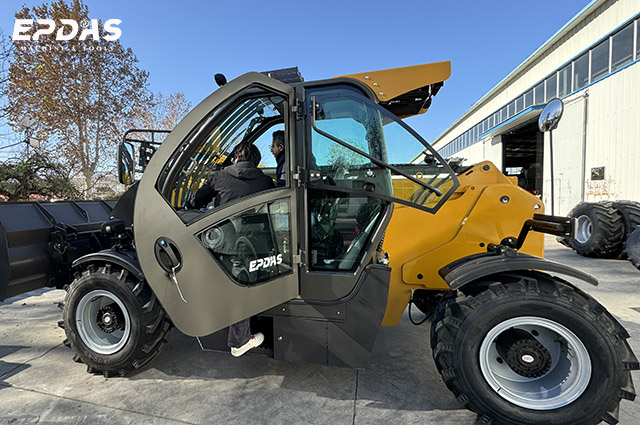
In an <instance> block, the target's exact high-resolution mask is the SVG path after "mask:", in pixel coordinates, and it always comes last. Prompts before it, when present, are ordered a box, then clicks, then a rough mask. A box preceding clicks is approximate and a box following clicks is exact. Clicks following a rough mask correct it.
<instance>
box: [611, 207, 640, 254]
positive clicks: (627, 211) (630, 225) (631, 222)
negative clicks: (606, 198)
mask: <svg viewBox="0 0 640 425" xmlns="http://www.w3.org/2000/svg"><path fill="white" fill-rule="evenodd" d="M611 205H612V206H613V208H615V209H616V211H618V214H620V217H622V224H623V229H622V234H623V235H624V238H623V240H624V241H625V243H623V245H622V252H621V253H620V259H622V260H626V259H627V258H628V255H627V249H626V240H627V238H628V237H629V235H630V234H631V232H633V230H634V229H635V228H636V226H640V202H635V201H615V202H612V203H611Z"/></svg>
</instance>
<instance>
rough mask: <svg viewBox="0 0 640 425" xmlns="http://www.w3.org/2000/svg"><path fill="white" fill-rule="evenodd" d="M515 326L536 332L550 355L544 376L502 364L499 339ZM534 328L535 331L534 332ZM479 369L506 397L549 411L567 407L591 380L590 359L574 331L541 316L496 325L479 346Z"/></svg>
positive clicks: (500, 393)
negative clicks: (533, 375)
mask: <svg viewBox="0 0 640 425" xmlns="http://www.w3.org/2000/svg"><path fill="white" fill-rule="evenodd" d="M512 328H515V329H521V330H524V331H527V332H529V333H532V332H533V333H534V335H535V334H537V335H536V336H535V339H536V340H538V342H540V343H541V344H542V345H543V346H544V347H545V348H546V349H547V350H548V351H549V354H550V355H551V359H552V363H551V368H550V369H549V371H548V372H547V373H545V374H544V375H542V376H540V377H537V378H528V377H525V376H522V375H519V374H517V373H515V372H514V371H513V370H511V368H510V367H509V366H508V365H507V363H506V362H505V361H503V362H502V363H500V362H499V361H498V359H499V358H500V355H499V354H498V351H497V349H496V339H497V338H498V336H499V335H500V334H502V333H503V332H506V331H508V330H510V329H512ZM534 331H535V332H534ZM480 368H481V370H482V375H483V376H484V379H485V380H486V381H487V383H488V384H489V385H490V386H491V388H493V390H494V391H495V392H497V393H498V395H499V396H500V397H502V398H504V399H505V400H507V401H509V402H511V403H513V404H515V405H517V406H520V407H524V408H527V409H533V410H550V409H557V408H559V407H562V406H566V405H568V404H570V403H572V402H573V401H574V400H576V399H577V398H578V397H580V395H581V394H582V393H583V392H584V391H585V389H586V388H587V386H588V385H589V381H590V379H591V359H590V357H589V353H588V352H587V349H586V348H585V347H584V344H582V342H581V341H580V340H579V339H578V337H576V336H575V334H574V333H573V332H571V331H570V330H569V329H567V328H565V327H564V326H562V325H560V324H559V323H556V322H554V321H552V320H548V319H544V318H541V317H532V316H524V317H516V318H513V319H509V320H505V321H504V322H502V323H500V324H498V325H497V326H495V327H494V328H493V329H491V331H489V333H488V334H487V336H486V337H485V338H484V340H483V341H482V344H481V346H480Z"/></svg>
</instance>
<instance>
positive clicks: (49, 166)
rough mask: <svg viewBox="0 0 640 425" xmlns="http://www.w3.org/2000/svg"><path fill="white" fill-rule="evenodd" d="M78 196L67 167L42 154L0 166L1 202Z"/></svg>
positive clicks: (5, 162) (7, 162)
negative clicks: (2, 200)
mask: <svg viewBox="0 0 640 425" xmlns="http://www.w3.org/2000/svg"><path fill="white" fill-rule="evenodd" d="M77 196H78V191H77V190H76V188H75V186H74V185H73V183H72V182H71V179H70V178H69V174H68V170H67V169H66V167H64V166H62V165H61V164H59V163H57V162H55V161H54V160H52V159H51V158H49V157H47V156H45V155H43V154H41V153H34V154H32V155H31V156H29V157H28V158H27V159H17V160H6V161H4V162H3V163H2V164H1V165H0V199H4V200H7V199H8V200H11V201H22V200H29V199H36V200H37V199H40V198H49V199H50V198H54V197H58V198H75V197H77Z"/></svg>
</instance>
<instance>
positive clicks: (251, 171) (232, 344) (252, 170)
mask: <svg viewBox="0 0 640 425" xmlns="http://www.w3.org/2000/svg"><path fill="white" fill-rule="evenodd" d="M230 156H231V157H232V159H231V160H232V162H233V164H232V165H230V166H228V167H226V168H224V169H223V170H221V171H219V172H218V173H216V174H215V175H214V176H213V177H212V178H211V179H209V180H208V181H207V182H206V183H205V184H204V185H203V186H202V187H201V188H200V189H198V191H197V192H196V194H195V195H194V197H193V199H192V200H191V201H190V202H189V208H202V207H205V206H206V205H207V204H208V203H209V202H211V201H212V200H213V198H214V197H215V196H216V195H217V196H219V197H220V205H224V204H226V203H228V202H231V201H233V200H235V199H238V198H241V197H243V196H247V195H250V194H252V193H256V192H260V191H262V190H267V189H272V188H273V187H274V186H273V180H272V179H271V178H270V177H269V176H266V175H265V174H264V173H263V172H262V171H261V170H260V169H259V168H258V164H259V163H260V160H261V155H260V151H259V150H258V148H257V147H256V146H255V145H254V144H253V143H247V142H242V143H239V144H238V145H237V146H236V147H235V148H234V149H233V151H232V152H231V155H230ZM263 341H264V335H263V334H262V333H259V332H258V333H256V334H255V335H252V334H251V328H250V326H249V319H248V318H247V319H244V320H241V321H239V322H238V323H234V324H233V325H231V326H229V336H228V338H227V345H228V346H229V348H231V355H232V356H234V357H239V356H241V355H243V354H244V353H246V352H247V351H249V350H251V349H252V348H256V347H258V346H260V344H262V342H263Z"/></svg>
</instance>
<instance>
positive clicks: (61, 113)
mask: <svg viewBox="0 0 640 425" xmlns="http://www.w3.org/2000/svg"><path fill="white" fill-rule="evenodd" d="M15 16H16V18H20V19H33V20H34V24H33V26H32V27H31V29H30V30H29V31H26V32H25V33H26V34H34V33H35V32H36V31H37V30H38V29H40V28H41V27H40V25H39V24H38V22H37V21H36V20H37V19H43V18H48V19H53V20H55V22H56V24H57V28H61V27H62V28H66V31H67V32H68V31H69V28H68V27H66V26H64V25H62V24H61V22H60V20H61V19H72V20H74V21H76V22H79V23H84V22H86V23H89V22H91V21H90V20H88V19H89V10H88V7H87V6H85V5H84V4H83V2H82V1H81V0H74V1H73V2H72V3H70V4H67V3H65V2H64V1H63V0H59V1H56V2H53V3H51V5H48V4H43V5H41V6H37V7H33V8H28V7H24V8H23V9H22V10H20V11H19V12H17V13H16V15H15ZM91 25H92V27H93V24H91ZM43 27H44V26H43ZM56 32H57V31H54V33H52V34H49V35H41V36H40V37H39V40H37V41H35V40H34V41H32V40H24V41H23V40H14V41H13V47H14V56H13V60H12V62H11V64H10V66H9V81H8V85H7V93H8V105H7V106H6V108H5V111H6V112H7V113H8V114H9V117H10V119H11V121H12V123H14V124H15V123H17V122H18V121H19V120H20V119H21V118H22V117H24V116H25V115H27V114H29V115H31V116H33V117H34V118H35V119H36V121H37V122H38V123H39V125H38V127H37V128H36V129H35V135H36V136H37V137H38V138H39V139H41V140H48V139H52V140H53V143H55V144H56V150H57V152H58V153H59V155H60V158H61V160H62V161H64V164H65V165H66V166H67V167H68V168H69V169H71V170H74V171H76V172H79V173H81V175H82V177H83V180H84V188H83V189H84V190H83V192H84V195H85V196H86V195H87V192H88V190H89V189H90V188H91V187H93V186H94V185H95V183H96V182H97V181H99V180H100V178H101V177H102V176H103V175H105V174H108V172H109V171H110V170H112V169H113V167H114V165H115V150H116V149H115V144H116V143H117V140H118V138H119V137H120V136H121V134H122V133H123V131H124V129H125V128H126V127H128V122H129V121H130V120H131V117H132V114H133V112H135V111H140V110H143V109H144V106H145V105H149V102H150V101H151V95H150V92H149V90H148V89H147V79H148V73H147V72H145V71H143V70H141V69H140V68H138V65H137V64H138V60H137V58H136V56H135V55H134V53H133V51H132V50H131V49H130V48H126V49H125V48H124V47H123V46H122V45H121V44H120V42H119V41H118V40H112V41H108V40H105V39H104V36H105V35H108V33H107V32H105V30H104V28H103V26H102V25H99V28H98V33H99V35H100V37H99V39H98V40H94V37H92V36H89V37H86V39H85V40H80V37H74V38H72V39H71V40H68V41H58V40H56V37H55V36H56Z"/></svg>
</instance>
